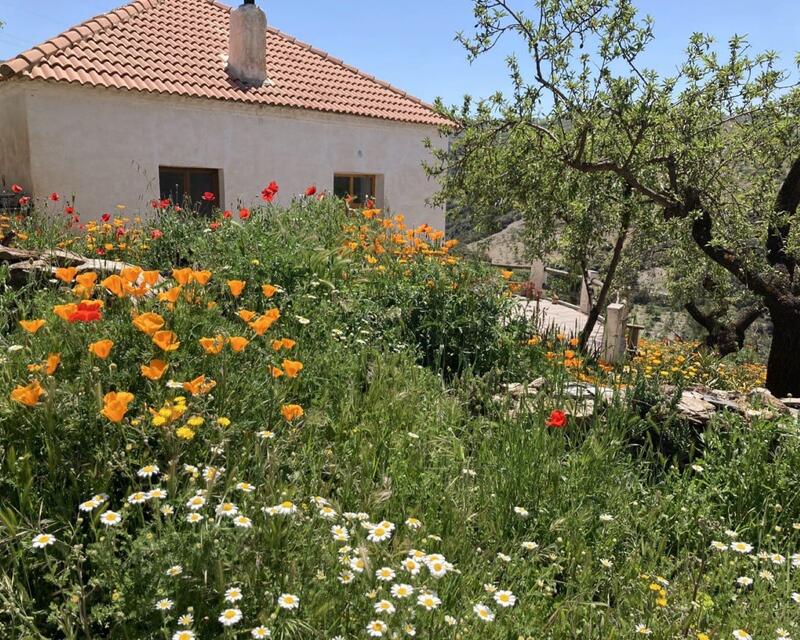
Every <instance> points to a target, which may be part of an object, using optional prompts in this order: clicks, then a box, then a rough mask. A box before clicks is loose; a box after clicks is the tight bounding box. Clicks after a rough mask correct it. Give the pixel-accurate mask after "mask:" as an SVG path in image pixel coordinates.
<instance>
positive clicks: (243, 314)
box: [236, 309, 257, 322]
mask: <svg viewBox="0 0 800 640" xmlns="http://www.w3.org/2000/svg"><path fill="white" fill-rule="evenodd" d="M236 315H237V316H239V317H240V318H241V319H242V320H244V321H245V322H250V321H251V320H252V319H253V318H255V317H256V315H257V314H256V312H255V311H248V310H247V309H242V310H241V311H239V312H238V313H237V314H236Z"/></svg>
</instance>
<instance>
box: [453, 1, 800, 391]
mask: <svg viewBox="0 0 800 640" xmlns="http://www.w3.org/2000/svg"><path fill="white" fill-rule="evenodd" d="M474 13H475V18H476V21H477V23H476V29H475V32H474V34H472V35H471V36H464V35H462V36H460V37H461V41H462V42H463V44H464V45H465V46H466V47H467V49H468V51H469V54H470V56H472V57H478V56H480V55H482V54H484V53H485V52H487V51H489V50H491V49H493V48H494V47H495V45H496V44H497V43H498V42H499V41H501V40H502V39H505V38H517V39H518V40H519V43H520V44H521V45H522V47H523V49H524V51H525V57H524V59H520V58H517V57H511V58H509V69H510V73H511V78H512V80H513V83H514V91H513V95H512V96H511V97H510V98H502V97H500V96H495V97H494V98H493V99H492V100H491V101H490V102H489V103H486V104H485V105H484V107H483V109H479V110H478V112H477V116H476V117H477V118H478V119H479V120H480V119H482V121H481V122H480V126H481V127H482V128H483V129H484V131H486V132H488V131H491V130H492V129H494V130H495V131H497V135H501V134H503V133H505V134H506V135H507V134H508V132H509V131H512V130H518V129H525V130H528V131H530V132H531V133H532V134H533V136H532V142H531V145H536V151H537V154H538V156H537V157H538V159H537V162H538V163H552V164H553V165H555V166H562V167H567V168H570V169H572V170H574V171H577V172H580V173H582V174H585V175H586V176H588V177H589V178H590V179H592V180H596V181H597V182H596V184H597V185H598V188H601V186H602V185H604V184H607V180H609V179H610V180H612V181H613V182H615V183H616V184H617V185H618V187H617V188H618V189H619V190H622V189H623V187H627V188H629V189H630V190H631V192H632V193H633V194H635V195H636V196H637V197H639V198H642V199H643V200H644V201H646V202H648V203H649V204H650V205H652V206H653V207H655V208H656V209H657V210H658V212H659V218H660V221H661V223H662V225H663V226H664V228H665V229H666V230H667V231H668V233H669V234H671V235H672V236H673V237H674V238H680V239H689V240H691V241H692V242H693V243H694V244H695V245H696V246H697V248H698V249H699V250H700V251H701V252H702V254H703V255H704V257H705V259H707V260H710V261H712V262H714V263H715V264H716V265H718V266H720V267H721V268H723V269H725V270H726V271H727V272H728V273H730V274H731V275H732V276H733V277H734V278H736V280H737V281H738V282H739V283H740V284H741V286H742V287H743V288H745V289H747V290H748V291H749V292H750V293H752V294H753V295H754V296H756V297H757V298H758V300H759V301H760V303H761V304H763V306H764V308H766V309H767V312H768V314H769V318H770V320H771V321H772V326H773V338H772V347H771V350H770V355H769V360H768V373H767V386H768V387H769V389H770V390H771V391H772V392H773V393H775V394H776V395H788V394H793V395H800V277H796V271H797V270H796V266H797V260H798V257H800V232H798V225H796V224H794V222H795V216H796V212H797V206H798V203H800V156H798V151H797V150H798V149H800V145H798V142H800V135H798V134H799V133H800V127H798V107H799V106H800V89H798V87H797V84H796V83H794V82H790V80H789V78H790V76H789V74H788V72H786V71H784V70H783V69H782V68H781V67H780V66H779V60H778V57H777V55H776V54H775V53H774V52H764V53H757V54H754V53H751V52H750V48H749V45H748V43H747V41H746V40H745V39H744V38H742V37H739V36H733V37H732V38H731V39H730V41H729V42H728V43H727V47H726V48H725V50H724V55H721V54H719V53H718V52H717V50H716V49H715V45H714V42H713V39H712V38H711V37H709V36H706V35H703V34H700V33H697V34H694V35H693V36H692V37H691V39H690V41H689V44H688V47H687V49H686V51H685V52H684V54H682V56H681V59H680V60H679V61H677V63H676V67H675V72H674V73H673V74H671V75H668V76H665V75H661V74H659V73H657V72H655V71H653V70H651V69H647V68H645V67H644V65H643V64H642V62H641V57H642V54H643V52H644V51H645V50H646V48H647V46H648V45H649V44H650V43H651V42H652V41H653V38H654V35H653V34H654V32H653V23H652V20H650V19H649V18H640V17H639V16H637V12H636V9H635V7H634V4H633V2H632V0H528V1H523V0H474ZM464 139H467V138H464ZM469 151H470V149H465V148H463V147H461V146H460V145H459V143H458V142H456V143H455V145H454V148H453V154H454V155H453V156H452V157H453V158H455V159H456V160H457V159H458V158H459V154H460V155H462V156H463V155H464V154H467V153H469ZM531 155H532V154H528V155H527V156H524V158H530V157H531Z"/></svg>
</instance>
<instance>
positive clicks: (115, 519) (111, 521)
mask: <svg viewBox="0 0 800 640" xmlns="http://www.w3.org/2000/svg"><path fill="white" fill-rule="evenodd" d="M100 522H102V523H103V524H104V525H105V526H107V527H115V526H117V525H118V524H119V523H120V522H122V516H121V515H120V514H119V513H117V512H116V511H104V512H103V513H101V514H100Z"/></svg>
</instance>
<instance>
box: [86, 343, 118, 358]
mask: <svg viewBox="0 0 800 640" xmlns="http://www.w3.org/2000/svg"><path fill="white" fill-rule="evenodd" d="M113 346H114V341H113V340H98V341H97V342H92V343H91V344H90V345H89V353H91V354H92V355H94V356H97V357H98V358H100V359H101V360H105V359H106V358H108V356H109V354H110V353H111V348H112V347H113Z"/></svg>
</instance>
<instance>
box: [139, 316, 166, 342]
mask: <svg viewBox="0 0 800 640" xmlns="http://www.w3.org/2000/svg"><path fill="white" fill-rule="evenodd" d="M133 326H134V327H136V328H137V329H138V330H139V331H141V332H142V333H146V334H147V335H148V336H152V335H155V333H156V331H160V330H161V329H162V328H163V327H164V318H162V317H161V316H160V315H158V314H157V313H152V312H149V313H143V314H141V315H139V316H136V317H135V318H134V319H133Z"/></svg>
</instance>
